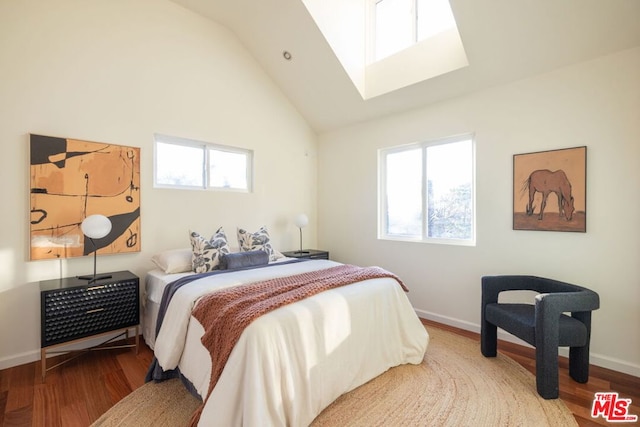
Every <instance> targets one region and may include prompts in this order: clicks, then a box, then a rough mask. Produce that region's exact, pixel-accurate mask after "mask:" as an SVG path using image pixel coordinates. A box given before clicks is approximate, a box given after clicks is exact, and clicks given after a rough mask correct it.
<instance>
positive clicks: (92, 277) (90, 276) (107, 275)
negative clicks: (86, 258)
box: [78, 274, 113, 283]
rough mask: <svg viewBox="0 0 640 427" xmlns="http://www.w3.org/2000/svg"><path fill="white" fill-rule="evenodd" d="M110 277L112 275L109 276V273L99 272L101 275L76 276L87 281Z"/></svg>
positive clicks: (91, 281)
mask: <svg viewBox="0 0 640 427" xmlns="http://www.w3.org/2000/svg"><path fill="white" fill-rule="evenodd" d="M111 277H113V276H111V275H110V274H101V275H98V276H94V275H85V276H78V279H80V280H88V281H89V283H93V282H95V281H96V280H102V279H111Z"/></svg>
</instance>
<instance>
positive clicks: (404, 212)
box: [379, 135, 475, 244]
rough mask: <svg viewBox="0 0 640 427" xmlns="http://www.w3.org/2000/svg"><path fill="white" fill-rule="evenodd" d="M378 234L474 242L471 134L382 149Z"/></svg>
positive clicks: (430, 240)
mask: <svg viewBox="0 0 640 427" xmlns="http://www.w3.org/2000/svg"><path fill="white" fill-rule="evenodd" d="M379 160H380V163H379V164H380V185H379V190H380V197H379V200H380V220H379V223H380V224H379V226H380V230H379V237H380V238H382V239H397V240H414V241H426V242H446V243H460V244H474V243H475V212H474V211H475V206H474V205H475V203H474V200H475V197H474V143H473V139H472V137H471V136H469V135H466V136H464V137H456V138H449V139H445V140H440V141H434V142H424V143H418V144H411V145H408V146H402V147H394V148H388V149H382V150H380V152H379Z"/></svg>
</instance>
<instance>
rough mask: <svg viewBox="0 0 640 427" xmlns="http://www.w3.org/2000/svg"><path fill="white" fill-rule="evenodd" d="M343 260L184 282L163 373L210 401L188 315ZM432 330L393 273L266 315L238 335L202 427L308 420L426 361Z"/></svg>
mask: <svg viewBox="0 0 640 427" xmlns="http://www.w3.org/2000/svg"><path fill="white" fill-rule="evenodd" d="M336 265H339V264H338V263H336V262H333V261H328V260H313V261H306V262H300V263H293V264H284V265H277V266H271V267H267V268H259V269H254V270H245V271H237V272H231V273H227V274H221V275H215V276H210V277H207V278H202V279H198V280H196V281H194V282H192V283H190V284H189V285H186V286H183V287H182V288H181V289H179V290H178V291H177V292H176V294H175V295H174V297H173V299H172V301H171V304H170V305H169V307H168V309H167V312H166V314H165V318H164V321H163V324H162V328H161V329H160V332H159V334H158V336H157V339H156V343H155V355H156V358H157V359H158V362H159V363H160V366H162V368H163V369H165V370H169V369H175V368H176V367H179V368H180V371H181V373H182V374H183V375H184V376H185V377H187V378H188V379H189V380H190V381H191V383H192V384H193V385H194V386H195V388H196V390H197V391H198V393H199V394H200V395H201V396H202V397H205V396H206V393H207V390H208V386H209V377H210V374H211V359H210V356H209V353H208V352H207V350H206V349H205V348H204V347H203V346H202V344H201V343H200V337H201V336H202V334H203V333H204V330H203V328H202V325H200V323H199V322H198V321H197V320H196V319H195V318H193V317H192V316H191V310H192V309H193V307H194V306H195V304H196V303H197V301H198V299H199V298H200V297H201V296H203V295H205V294H206V293H208V292H211V291H212V290H215V289H221V288H225V287H229V286H236V285H239V284H242V283H251V282H256V281H260V280H267V279H271V278H274V277H282V276H289V275H293V274H299V273H304V272H308V271H313V270H318V269H323V268H329V267H333V266H336ZM428 341H429V336H428V334H427V332H426V330H425V328H424V327H423V325H422V324H421V322H420V320H419V319H418V317H417V316H416V314H415V312H414V310H413V308H412V307H411V304H410V303H409V300H408V299H407V296H406V295H405V293H404V291H403V290H402V288H401V287H400V286H399V285H398V283H397V282H396V281H395V280H394V279H391V278H383V279H371V280H366V281H363V282H359V283H355V284H352V285H348V286H343V287H340V288H337V289H332V290H329V291H325V292H322V293H320V294H318V295H315V296H313V297H311V298H307V299H305V300H302V301H300V302H296V303H294V304H290V305H287V306H284V307H281V308H279V309H277V310H274V311H272V312H270V313H267V314H265V315H263V316H261V317H260V318H258V319H256V320H255V321H254V322H253V323H251V324H250V325H249V326H248V327H247V328H246V329H245V331H244V332H243V333H242V335H241V336H240V339H239V341H238V343H237V344H236V346H235V347H234V349H233V351H232V352H231V355H230V356H229V359H228V361H227V364H226V366H225V368H224V370H223V372H222V375H221V377H220V379H219V380H218V383H217V384H216V386H215V388H214V389H213V392H212V394H211V396H210V397H209V399H208V401H207V404H206V405H205V407H204V409H203V412H202V415H201V418H200V423H199V425H201V426H225V427H228V426H241V425H243V426H306V425H309V424H310V423H311V422H312V421H313V419H314V418H315V417H316V416H317V415H318V414H319V413H320V412H321V411H322V410H323V409H324V408H326V407H327V406H328V405H329V404H331V403H332V402H333V401H334V400H335V399H336V398H338V397H339V396H340V395H342V394H344V393H346V392H348V391H350V390H352V389H354V388H356V387H358V386H360V385H362V384H364V383H365V382H367V381H369V380H371V379H373V378H375V377H376V376H378V375H380V374H381V373H383V372H385V371H386V370H388V369H389V368H391V367H393V366H397V365H400V364H405V363H413V364H418V363H421V362H422V359H423V357H424V353H425V350H426V348H427V344H428Z"/></svg>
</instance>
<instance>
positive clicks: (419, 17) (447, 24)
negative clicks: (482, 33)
mask: <svg viewBox="0 0 640 427" xmlns="http://www.w3.org/2000/svg"><path fill="white" fill-rule="evenodd" d="M372 1H373V7H372V10H373V18H372V19H371V23H372V24H371V25H370V30H369V31H370V36H371V38H372V40H373V46H374V48H373V52H374V53H373V60H374V61H379V60H381V59H384V58H386V57H387V56H390V55H393V54H394V53H396V52H400V51H401V50H404V49H406V48H408V47H410V46H412V45H414V44H416V43H417V42H419V41H422V40H425V39H427V38H429V37H432V36H434V35H436V34H438V33H441V32H443V31H446V30H448V29H451V28H455V27H456V22H455V18H454V16H453V13H452V12H451V6H450V5H449V1H448V0H372Z"/></svg>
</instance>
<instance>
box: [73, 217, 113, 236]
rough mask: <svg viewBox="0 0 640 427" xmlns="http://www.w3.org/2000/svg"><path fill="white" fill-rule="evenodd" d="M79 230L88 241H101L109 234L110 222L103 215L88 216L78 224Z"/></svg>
mask: <svg viewBox="0 0 640 427" xmlns="http://www.w3.org/2000/svg"><path fill="white" fill-rule="evenodd" d="M80 229H81V230H82V232H83V233H84V235H85V236H87V237H88V238H90V239H102V238H103V237H105V236H106V235H107V234H109V232H111V221H110V220H109V218H107V217H106V216H104V215H89V216H88V217H86V218H85V219H84V221H82V224H80Z"/></svg>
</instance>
